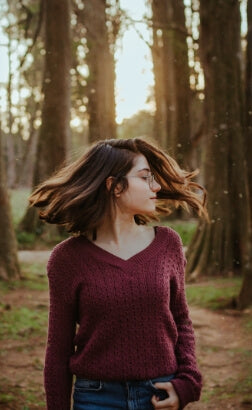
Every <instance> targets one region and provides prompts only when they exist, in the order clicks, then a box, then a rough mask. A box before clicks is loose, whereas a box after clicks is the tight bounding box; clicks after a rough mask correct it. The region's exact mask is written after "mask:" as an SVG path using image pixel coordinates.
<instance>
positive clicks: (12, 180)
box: [6, 20, 16, 188]
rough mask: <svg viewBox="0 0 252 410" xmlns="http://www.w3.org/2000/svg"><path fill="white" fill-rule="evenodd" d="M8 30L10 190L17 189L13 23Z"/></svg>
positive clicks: (8, 174)
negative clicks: (13, 91) (13, 86)
mask: <svg viewBox="0 0 252 410" xmlns="http://www.w3.org/2000/svg"><path fill="white" fill-rule="evenodd" d="M8 23H9V30H8V72H9V73H8V86H7V100H8V131H9V132H8V135H7V140H6V151H7V161H6V162H7V185H8V187H10V188H14V187H15V180H16V159H15V139H14V136H13V134H12V125H13V114H12V78H13V73H12V60H11V57H12V55H11V54H12V49H11V45H12V38H11V22H10V20H9V22H8Z"/></svg>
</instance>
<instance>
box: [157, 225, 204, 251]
mask: <svg viewBox="0 0 252 410" xmlns="http://www.w3.org/2000/svg"><path fill="white" fill-rule="evenodd" d="M197 224H198V222H197V221H196V220H188V221H180V220H174V221H173V220H171V221H162V223H161V225H164V226H169V227H170V228H172V229H174V231H176V232H177V233H178V234H179V235H180V237H181V239H182V243H183V245H184V246H188V245H189V243H190V242H191V240H192V238H193V235H194V233H195V231H196V228H197Z"/></svg>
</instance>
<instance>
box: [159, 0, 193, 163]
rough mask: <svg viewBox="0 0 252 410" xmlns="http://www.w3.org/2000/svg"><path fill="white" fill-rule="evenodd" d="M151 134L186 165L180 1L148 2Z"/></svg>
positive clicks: (184, 57) (185, 54)
mask: <svg viewBox="0 0 252 410" xmlns="http://www.w3.org/2000/svg"><path fill="white" fill-rule="evenodd" d="M151 4H152V13H153V47H152V55H153V66H154V75H155V101H156V119H155V131H154V133H155V135H156V136H157V139H158V140H159V141H160V143H161V145H162V146H163V147H164V148H168V149H169V150H171V151H172V153H173V155H174V156H175V158H176V159H177V161H178V162H179V164H180V165H182V166H187V167H188V166H189V151H190V148H191V144H190V116H189V103H190V83H189V66H188V47H187V42H186V37H187V30H186V26H185V15H184V4H183V0H172V1H170V0H165V1H159V0H152V3H151Z"/></svg>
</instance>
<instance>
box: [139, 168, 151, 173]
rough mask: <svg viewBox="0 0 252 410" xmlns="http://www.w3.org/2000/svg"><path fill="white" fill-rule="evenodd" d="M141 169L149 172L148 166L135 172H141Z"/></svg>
mask: <svg viewBox="0 0 252 410" xmlns="http://www.w3.org/2000/svg"><path fill="white" fill-rule="evenodd" d="M141 171H148V172H150V171H151V170H150V168H142V169H139V170H138V171H137V172H141Z"/></svg>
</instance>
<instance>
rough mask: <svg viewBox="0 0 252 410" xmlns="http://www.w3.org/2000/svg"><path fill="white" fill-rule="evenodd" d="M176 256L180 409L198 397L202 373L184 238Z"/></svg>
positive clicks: (173, 307) (173, 292) (174, 293)
mask: <svg viewBox="0 0 252 410" xmlns="http://www.w3.org/2000/svg"><path fill="white" fill-rule="evenodd" d="M177 256H178V261H179V262H178V266H179V267H178V269H177V274H176V275H175V278H173V281H172V284H171V286H172V288H171V311H172V314H173V317H174V320H175V323H176V326H177V331H178V340H177V343H176V346H175V354H176V358H177V363H178V370H177V373H176V377H175V378H174V379H173V380H171V383H172V384H173V387H174V388H175V390H176V392H177V394H178V396H179V400H180V407H179V409H180V410H181V409H183V408H184V407H185V406H186V405H187V404H188V403H189V402H193V401H197V400H199V398H200V392H201V388H202V377H201V374H200V372H199V370H198V367H197V363H196V357H195V338H194V331H193V326H192V322H191V319H190V317H189V311H188V306H187V301H186V296H185V273H184V272H185V265H186V260H185V257H184V254H183V250H182V244H181V241H180V245H179V252H178V254H177Z"/></svg>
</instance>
